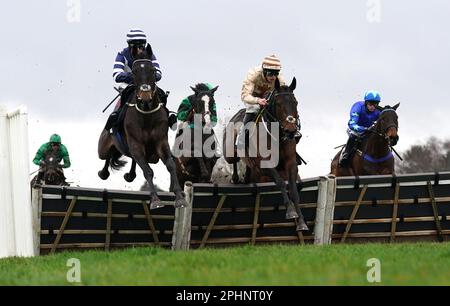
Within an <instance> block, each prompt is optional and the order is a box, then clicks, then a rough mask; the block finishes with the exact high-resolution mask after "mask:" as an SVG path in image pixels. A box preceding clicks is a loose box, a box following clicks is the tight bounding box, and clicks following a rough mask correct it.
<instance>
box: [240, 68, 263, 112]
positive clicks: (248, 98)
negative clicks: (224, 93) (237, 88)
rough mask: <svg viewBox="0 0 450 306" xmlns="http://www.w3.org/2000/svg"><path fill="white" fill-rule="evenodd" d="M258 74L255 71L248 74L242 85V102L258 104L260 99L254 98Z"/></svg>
mask: <svg viewBox="0 0 450 306" xmlns="http://www.w3.org/2000/svg"><path fill="white" fill-rule="evenodd" d="M256 77H257V73H256V72H255V71H254V70H250V71H249V72H248V74H247V77H246V79H245V80H244V83H243V84H242V90H241V100H242V102H244V103H248V104H258V101H259V99H260V98H258V97H254V96H253V90H254V89H255V80H256Z"/></svg>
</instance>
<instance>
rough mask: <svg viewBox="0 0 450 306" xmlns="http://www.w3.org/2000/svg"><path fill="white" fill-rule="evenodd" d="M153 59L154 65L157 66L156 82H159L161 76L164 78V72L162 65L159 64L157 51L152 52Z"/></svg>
mask: <svg viewBox="0 0 450 306" xmlns="http://www.w3.org/2000/svg"><path fill="white" fill-rule="evenodd" d="M151 61H152V65H153V67H155V68H156V76H155V78H156V82H159V80H161V78H162V72H161V67H160V66H159V62H158V59H157V58H156V56H155V53H152V58H151Z"/></svg>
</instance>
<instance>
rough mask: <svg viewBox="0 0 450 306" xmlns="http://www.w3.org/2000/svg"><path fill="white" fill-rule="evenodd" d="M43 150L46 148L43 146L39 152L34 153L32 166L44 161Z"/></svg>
mask: <svg viewBox="0 0 450 306" xmlns="http://www.w3.org/2000/svg"><path fill="white" fill-rule="evenodd" d="M45 148H46V146H45V144H43V145H42V146H40V148H39V150H38V151H37V152H36V155H35V156H34V159H33V164H35V165H37V166H40V165H41V161H42V160H43V159H44V153H45Z"/></svg>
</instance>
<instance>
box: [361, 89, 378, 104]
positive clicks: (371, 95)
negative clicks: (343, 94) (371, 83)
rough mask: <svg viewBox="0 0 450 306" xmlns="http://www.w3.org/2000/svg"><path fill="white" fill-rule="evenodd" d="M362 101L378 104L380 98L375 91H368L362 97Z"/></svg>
mask: <svg viewBox="0 0 450 306" xmlns="http://www.w3.org/2000/svg"><path fill="white" fill-rule="evenodd" d="M364 101H366V102H378V103H380V101H381V97H380V94H379V93H378V91H376V90H369V91H367V92H366V94H365V95H364Z"/></svg>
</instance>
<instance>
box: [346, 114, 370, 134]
mask: <svg viewBox="0 0 450 306" xmlns="http://www.w3.org/2000/svg"><path fill="white" fill-rule="evenodd" d="M358 119H359V114H358V113H357V112H352V113H351V114H350V120H349V121H348V127H349V128H350V129H351V130H352V131H355V132H357V133H362V132H364V131H365V130H366V128H365V127H363V126H360V125H358Z"/></svg>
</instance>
